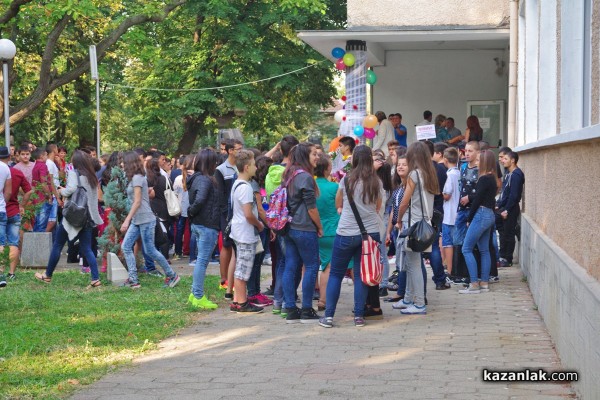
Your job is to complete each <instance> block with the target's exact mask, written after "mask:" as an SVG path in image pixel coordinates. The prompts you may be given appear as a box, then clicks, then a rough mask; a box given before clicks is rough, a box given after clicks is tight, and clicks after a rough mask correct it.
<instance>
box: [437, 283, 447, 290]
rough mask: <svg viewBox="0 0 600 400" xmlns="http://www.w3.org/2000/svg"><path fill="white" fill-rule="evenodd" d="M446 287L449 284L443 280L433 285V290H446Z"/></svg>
mask: <svg viewBox="0 0 600 400" xmlns="http://www.w3.org/2000/svg"><path fill="white" fill-rule="evenodd" d="M446 289H450V284H448V283H446V282H444V283H438V284H437V285H435V290H446Z"/></svg>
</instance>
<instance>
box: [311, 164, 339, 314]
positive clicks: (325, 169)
mask: <svg viewBox="0 0 600 400" xmlns="http://www.w3.org/2000/svg"><path fill="white" fill-rule="evenodd" d="M331 169H332V164H331V157H330V156H329V155H327V154H321V155H320V156H319V159H318V160H317V166H316V167H315V176H316V177H317V179H316V182H317V186H318V187H319V193H320V195H319V197H318V198H317V209H318V210H319V216H320V217H321V222H322V224H323V236H322V237H320V238H319V260H320V261H321V263H320V265H319V271H320V274H319V302H318V303H317V307H318V310H319V311H324V310H325V304H326V295H325V293H326V291H327V281H329V271H330V270H331V268H329V265H330V263H331V252H332V250H333V241H334V240H335V231H336V229H337V226H338V222H339V220H340V216H339V214H338V213H337V211H336V207H335V196H336V194H337V190H338V187H339V185H338V184H337V183H335V182H331V181H330V180H329V179H328V177H329V175H331Z"/></svg>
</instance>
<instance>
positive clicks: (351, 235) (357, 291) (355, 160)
mask: <svg viewBox="0 0 600 400" xmlns="http://www.w3.org/2000/svg"><path fill="white" fill-rule="evenodd" d="M374 175H375V169H374V168H373V157H372V153H371V148H370V147H368V146H365V145H359V146H356V148H355V149H354V152H353V154H352V169H351V170H350V172H349V173H348V174H347V175H346V176H345V177H344V178H343V179H342V180H341V181H340V184H339V189H338V191H337V194H336V199H335V203H336V208H337V209H338V212H340V213H341V215H340V221H339V223H338V227H337V230H336V236H335V240H334V242H333V251H332V254H331V272H330V273H329V282H327V304H326V306H325V316H324V317H323V318H321V319H320V320H319V325H321V326H323V327H325V328H331V327H332V326H333V317H334V315H335V309H336V306H337V302H338V300H339V297H340V287H341V285H342V279H343V278H344V274H345V273H346V269H347V268H348V264H349V263H350V260H351V259H354V266H355V268H354V269H355V270H356V271H355V277H356V279H355V282H354V325H356V326H364V325H365V321H364V314H365V301H366V299H367V293H368V288H367V285H365V284H364V283H363V282H362V279H361V276H360V261H361V253H362V235H361V232H360V228H359V227H358V223H357V220H356V217H355V216H354V213H353V212H352V208H351V206H350V201H353V202H354V203H355V205H356V208H357V211H358V214H359V216H360V218H361V220H362V222H363V225H364V227H365V229H366V231H367V233H368V234H369V235H370V236H371V237H372V238H373V239H374V240H376V241H379V240H380V232H381V224H382V221H381V217H380V215H379V211H380V210H381V207H383V206H384V204H383V200H384V197H385V192H384V190H383V185H382V183H381V180H380V179H373V177H374Z"/></svg>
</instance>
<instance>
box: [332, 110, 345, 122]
mask: <svg viewBox="0 0 600 400" xmlns="http://www.w3.org/2000/svg"><path fill="white" fill-rule="evenodd" d="M345 116H346V110H338V111H336V112H335V115H334V116H333V119H335V120H336V122H342V121H343V120H344V117H345Z"/></svg>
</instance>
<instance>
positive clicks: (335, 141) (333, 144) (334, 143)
mask: <svg viewBox="0 0 600 400" xmlns="http://www.w3.org/2000/svg"><path fill="white" fill-rule="evenodd" d="M341 138H342V136H337V137H335V138H333V140H332V141H331V143H330V144H329V151H336V150H337V148H338V147H340V139H341Z"/></svg>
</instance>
